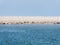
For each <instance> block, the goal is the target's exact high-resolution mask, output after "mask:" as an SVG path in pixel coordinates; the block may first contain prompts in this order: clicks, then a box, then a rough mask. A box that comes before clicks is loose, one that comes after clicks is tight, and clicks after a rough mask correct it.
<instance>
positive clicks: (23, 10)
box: [0, 0, 60, 16]
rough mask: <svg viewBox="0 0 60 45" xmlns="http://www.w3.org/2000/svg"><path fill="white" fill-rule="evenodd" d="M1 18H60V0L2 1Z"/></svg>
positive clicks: (0, 5)
mask: <svg viewBox="0 0 60 45" xmlns="http://www.w3.org/2000/svg"><path fill="white" fill-rule="evenodd" d="M0 16H60V0H0Z"/></svg>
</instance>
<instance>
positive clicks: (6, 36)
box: [0, 24, 60, 45]
mask: <svg viewBox="0 0 60 45" xmlns="http://www.w3.org/2000/svg"><path fill="white" fill-rule="evenodd" d="M0 45H60V25H57V24H19V25H0Z"/></svg>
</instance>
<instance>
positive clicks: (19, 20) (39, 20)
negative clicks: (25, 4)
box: [0, 16, 60, 24]
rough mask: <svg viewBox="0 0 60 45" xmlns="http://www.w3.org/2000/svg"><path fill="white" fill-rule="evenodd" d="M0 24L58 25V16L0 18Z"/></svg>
mask: <svg viewBox="0 0 60 45" xmlns="http://www.w3.org/2000/svg"><path fill="white" fill-rule="evenodd" d="M0 24H60V17H59V16H0Z"/></svg>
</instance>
